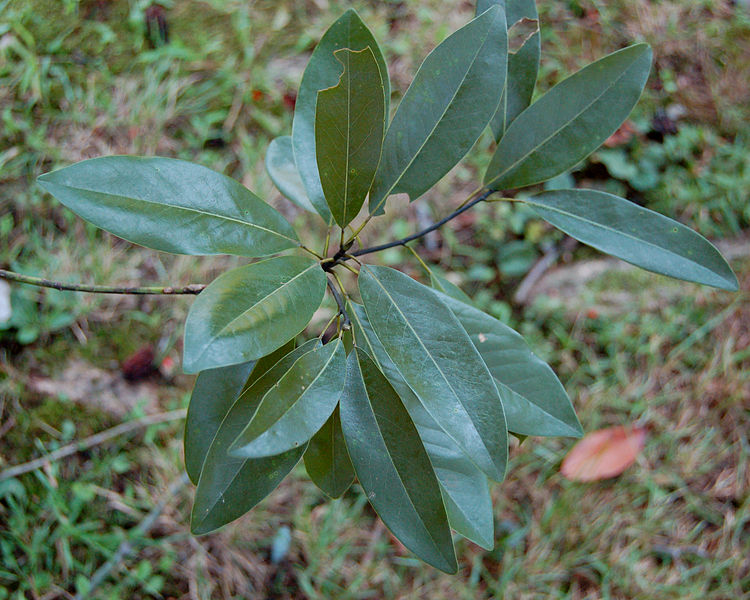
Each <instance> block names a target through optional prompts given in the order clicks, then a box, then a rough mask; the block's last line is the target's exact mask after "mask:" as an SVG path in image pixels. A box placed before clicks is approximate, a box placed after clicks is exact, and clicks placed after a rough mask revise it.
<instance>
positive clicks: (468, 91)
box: [369, 8, 508, 214]
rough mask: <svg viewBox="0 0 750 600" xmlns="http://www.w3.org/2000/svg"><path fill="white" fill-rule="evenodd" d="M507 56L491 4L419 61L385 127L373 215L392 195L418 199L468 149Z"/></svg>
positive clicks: (499, 18) (501, 18) (485, 117)
mask: <svg viewBox="0 0 750 600" xmlns="http://www.w3.org/2000/svg"><path fill="white" fill-rule="evenodd" d="M507 53H508V47H507V32H506V26H505V14H504V12H503V11H502V10H501V9H500V8H493V9H491V10H489V11H487V12H485V13H484V14H482V15H480V16H479V17H477V18H475V19H473V20H472V21H471V22H470V23H468V24H467V25H465V26H464V27H462V28H461V29H459V30H458V31H456V32H455V33H453V34H452V35H450V36H449V37H448V38H447V39H445V40H444V41H443V42H442V43H441V44H440V45H438V46H437V48H435V49H434V50H433V51H432V52H431V53H430V54H429V55H428V56H427V58H425V60H424V62H423V63H422V66H421V67H420V68H419V71H418V72H417V74H416V76H415V77H414V81H413V82H412V84H411V85H410V86H409V89H408V90H407V91H406V95H405V96H404V98H403V100H401V103H400V104H399V106H398V110H397V111H396V114H395V115H394V117H393V121H392V122H391V124H390V126H389V127H388V131H387V132H386V135H385V141H384V142H383V155H382V157H381V160H380V166H379V167H378V171H377V173H376V175H375V181H374V182H373V185H372V190H371V191H370V201H369V208H370V212H371V213H376V214H378V213H381V212H382V208H383V204H384V203H385V200H386V198H387V197H388V196H389V195H391V194H397V193H400V192H405V193H407V194H409V197H410V198H411V199H412V200H414V199H416V198H417V197H419V196H421V195H422V194H423V193H424V192H426V191H427V190H428V189H429V188H431V187H432V186H433V184H435V183H436V182H437V181H438V180H439V179H440V178H441V177H443V175H445V174H446V173H447V172H448V171H450V170H451V169H452V168H453V167H454V166H455V164H456V163H457V162H458V161H459V160H461V158H463V157H464V155H465V154H466V153H467V152H468V151H469V150H470V149H471V147H472V146H473V145H474V143H475V142H476V141H477V139H478V138H479V136H480V135H481V133H482V131H483V130H484V129H485V127H487V124H488V123H489V122H490V119H491V118H492V116H493V115H494V114H495V111H496V109H497V106H498V104H499V102H500V96H501V94H502V91H503V86H504V80H503V78H502V77H498V75H497V74H498V71H501V72H503V73H504V72H505V67H504V65H505V63H506V60H507Z"/></svg>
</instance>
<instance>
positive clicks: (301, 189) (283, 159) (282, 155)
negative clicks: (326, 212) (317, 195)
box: [266, 135, 316, 213]
mask: <svg viewBox="0 0 750 600" xmlns="http://www.w3.org/2000/svg"><path fill="white" fill-rule="evenodd" d="M266 171H268V175H269V176H270V177H271V181H273V183H274V185H275V186H276V187H277V188H278V190H279V191H280V192H281V193H282V194H283V195H284V197H285V198H288V199H289V200H291V201H292V202H294V203H295V204H296V205H297V206H299V207H300V208H303V209H305V210H307V211H309V212H311V213H314V212H316V211H315V207H314V206H313V205H312V202H310V199H309V198H308V197H307V192H306V191H305V186H304V185H303V184H302V179H300V176H299V171H297V165H296V164H294V150H293V149H292V138H291V136H289V135H283V136H281V137H277V138H275V139H274V140H273V141H272V142H271V143H270V144H269V145H268V151H267V152H266Z"/></svg>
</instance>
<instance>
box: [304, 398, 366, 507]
mask: <svg viewBox="0 0 750 600" xmlns="http://www.w3.org/2000/svg"><path fill="white" fill-rule="evenodd" d="M303 458H304V460H305V469H306V470H307V474H308V475H309V476H310V479H312V480H313V482H314V483H315V485H317V486H318V487H319V488H320V489H321V490H323V492H324V493H325V494H327V495H328V496H330V497H331V498H339V497H341V496H342V495H343V494H344V492H345V491H346V490H348V489H349V486H350V485H351V484H352V482H353V481H354V467H353V466H352V461H351V459H350V458H349V451H348V450H347V449H346V442H345V441H344V432H343V431H342V430H341V415H340V413H339V408H338V406H337V407H336V410H334V411H333V414H332V415H331V416H330V417H328V420H327V421H326V422H325V423H324V424H323V427H321V428H320V429H319V430H318V432H317V433H316V434H315V435H314V436H313V437H312V439H311V440H310V443H309V444H308V446H307V450H306V451H305V455H304V457H303Z"/></svg>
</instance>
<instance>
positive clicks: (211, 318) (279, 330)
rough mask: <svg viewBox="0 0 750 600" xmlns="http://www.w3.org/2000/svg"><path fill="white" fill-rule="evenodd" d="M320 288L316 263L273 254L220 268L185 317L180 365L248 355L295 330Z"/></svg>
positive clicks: (204, 365) (322, 281)
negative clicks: (182, 354) (247, 262)
mask: <svg viewBox="0 0 750 600" xmlns="http://www.w3.org/2000/svg"><path fill="white" fill-rule="evenodd" d="M325 288H326V278H325V273H324V272H323V270H322V269H321V268H320V265H319V264H318V263H317V262H315V261H314V260H311V259H309V258H305V257H300V256H279V257H276V258H269V259H267V260H263V261H260V262H257V263H253V264H251V265H246V266H244V267H238V268H236V269H232V270H231V271H227V272H226V273H223V274H222V275H220V276H219V277H217V278H216V279H215V280H214V281H213V282H211V284H210V285H209V286H208V287H207V288H206V289H205V290H204V291H203V292H201V293H200V295H199V296H198V297H197V298H196V299H195V301H194V302H193V305H192V306H191V307H190V312H189V313H188V316H187V320H186V321H185V349H184V357H183V369H184V371H185V372H186V373H195V372H197V371H203V370H204V369H211V368H214V367H221V366H225V365H231V364H236V363H240V362H245V361H248V360H254V359H257V358H260V357H261V356H264V355H266V354H268V353H269V352H273V351H274V350H275V349H276V348H278V347H279V346H281V345H282V344H283V343H284V342H286V341H287V340H288V339H290V338H292V337H294V336H295V335H297V334H298V333H299V332H300V331H302V330H303V329H304V328H305V326H306V325H307V324H308V323H309V321H310V319H311V318H312V316H313V313H314V312H315V311H316V310H317V308H318V307H319V306H320V303H321V302H322V300H323V294H324V293H325Z"/></svg>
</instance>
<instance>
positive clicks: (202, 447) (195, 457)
mask: <svg viewBox="0 0 750 600" xmlns="http://www.w3.org/2000/svg"><path fill="white" fill-rule="evenodd" d="M254 366H255V361H251V362H246V363H240V364H238V365H231V366H229V367H219V368H218V369H208V370H207V371H202V372H201V373H200V374H199V375H198V378H197V379H196V380H195V387H193V393H192V395H191V396H190V404H189V405H188V412H187V418H186V419H185V470H186V471H187V474H188V477H190V481H192V482H193V483H198V478H199V477H200V474H201V467H202V466H203V461H204V459H205V458H206V454H207V453H208V449H209V448H210V446H211V442H212V441H213V439H214V435H216V432H217V431H218V430H219V425H221V422H222V421H223V420H224V417H225V416H226V414H227V412H228V411H229V409H230V408H231V407H232V404H234V401H235V400H236V399H237V397H238V396H239V395H240V392H242V387H243V386H244V385H245V382H246V381H247V378H248V377H249V376H250V371H252V370H253V367H254Z"/></svg>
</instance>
